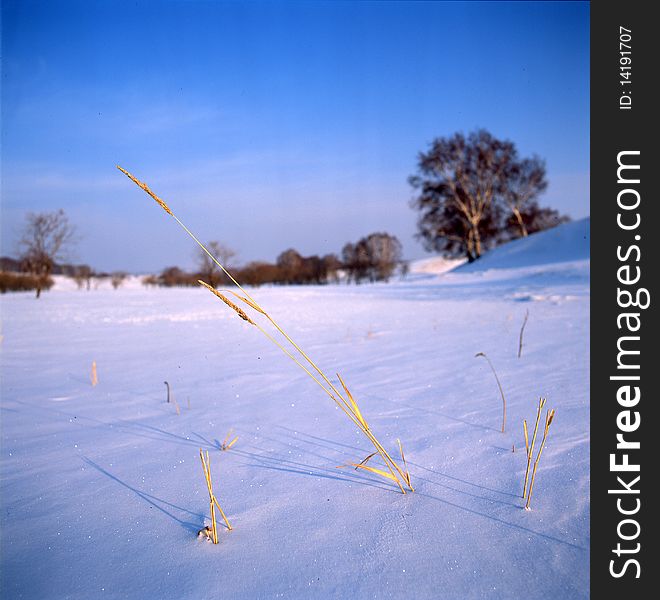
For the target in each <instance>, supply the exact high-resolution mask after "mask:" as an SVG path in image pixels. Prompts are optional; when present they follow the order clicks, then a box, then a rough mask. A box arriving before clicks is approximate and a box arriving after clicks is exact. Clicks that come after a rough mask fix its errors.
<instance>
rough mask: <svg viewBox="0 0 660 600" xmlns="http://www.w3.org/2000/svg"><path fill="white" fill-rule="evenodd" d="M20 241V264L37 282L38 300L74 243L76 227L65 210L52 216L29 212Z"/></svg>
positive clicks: (51, 214)
mask: <svg viewBox="0 0 660 600" xmlns="http://www.w3.org/2000/svg"><path fill="white" fill-rule="evenodd" d="M26 220H27V223H26V224H25V227H24V229H23V233H22V236H21V239H20V240H19V251H20V258H21V265H22V268H23V270H24V271H27V272H28V273H31V274H32V275H34V276H35V278H36V280H37V287H36V297H37V298H39V296H41V290H42V289H43V288H44V284H45V283H46V282H47V281H48V277H49V275H50V273H51V271H52V270H53V266H54V265H55V263H56V262H57V261H60V260H62V259H63V258H64V256H63V253H64V252H65V251H66V249H67V248H68V246H70V245H71V244H72V243H73V241H74V235H75V228H74V226H73V225H72V224H71V223H70V222H69V219H68V217H67V216H66V214H65V213H64V211H63V210H62V209H60V210H58V211H56V212H52V213H28V214H27V217H26Z"/></svg>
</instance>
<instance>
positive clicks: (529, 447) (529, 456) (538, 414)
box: [522, 398, 545, 499]
mask: <svg viewBox="0 0 660 600" xmlns="http://www.w3.org/2000/svg"><path fill="white" fill-rule="evenodd" d="M544 406H545V398H539V407H538V409H537V411H536V422H535V423H534V434H533V435H532V443H531V444H530V443H529V436H528V433H527V421H526V420H523V430H524V432H525V450H526V452H527V468H526V469H525V481H524V483H523V494H522V497H523V499H525V498H526V496H527V481H528V480H529V467H530V465H531V463H532V454H533V453H534V443H535V442H536V434H537V432H538V429H539V421H540V420H541V411H542V410H543V407H544Z"/></svg>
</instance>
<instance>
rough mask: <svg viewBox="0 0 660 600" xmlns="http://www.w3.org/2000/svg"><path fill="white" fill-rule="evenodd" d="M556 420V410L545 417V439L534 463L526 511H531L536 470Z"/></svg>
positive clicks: (550, 411) (543, 438) (542, 439)
mask: <svg viewBox="0 0 660 600" xmlns="http://www.w3.org/2000/svg"><path fill="white" fill-rule="evenodd" d="M554 418H555V409H554V408H553V409H552V410H549V411H548V412H547V413H546V415H545V428H544V429H543V437H542V438H541V445H540V446H539V452H538V454H537V455H536V460H535V461H534V469H533V470H532V479H531V481H530V482H529V491H528V492H527V503H526V504H525V510H529V505H530V503H531V501H532V491H533V490H534V481H535V480H536V469H537V467H538V466H539V461H540V460H541V454H542V453H543V448H545V441H546V439H547V438H548V431H549V429H550V425H551V424H552V420H553V419H554Z"/></svg>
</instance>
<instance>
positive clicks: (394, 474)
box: [117, 166, 413, 494]
mask: <svg viewBox="0 0 660 600" xmlns="http://www.w3.org/2000/svg"><path fill="white" fill-rule="evenodd" d="M117 168H118V169H119V170H120V171H121V172H122V173H124V175H126V176H127V177H128V178H129V179H130V180H131V181H133V183H135V184H136V185H137V186H138V187H140V188H141V189H142V190H144V191H145V192H146V193H147V194H149V196H151V197H152V198H153V199H154V200H155V201H156V202H157V203H158V204H159V205H160V206H161V208H162V209H163V210H164V211H165V212H166V213H167V214H169V215H170V216H171V217H172V218H173V219H174V220H175V221H176V222H177V223H178V224H179V225H180V226H181V228H182V229H183V230H184V231H185V232H186V233H187V234H188V235H189V236H190V237H191V238H192V239H193V240H194V241H195V243H197V245H198V246H199V247H200V248H201V249H202V250H203V251H204V252H205V253H206V254H207V255H208V256H209V258H210V259H211V260H212V261H213V262H214V263H215V264H216V265H217V266H218V267H219V268H220V269H221V270H222V272H223V273H225V275H227V277H229V279H230V280H231V282H232V283H233V284H234V285H235V286H236V287H237V288H238V289H239V290H240V292H241V294H242V295H239V294H237V293H236V292H229V293H231V294H232V295H234V296H235V297H236V298H238V299H239V300H240V301H242V302H243V303H244V304H246V305H247V306H248V307H250V308H251V309H253V310H255V311H256V312H257V313H259V314H261V315H263V316H264V317H265V318H266V319H267V321H268V322H269V323H270V325H272V327H273V328H274V329H275V330H276V332H277V333H279V334H280V335H281V336H282V337H283V338H284V340H285V343H286V345H288V346H289V347H288V348H287V347H286V346H285V343H281V342H279V341H278V340H276V339H275V337H273V336H272V335H271V334H270V333H268V332H267V331H266V330H265V329H264V328H262V327H261V326H260V325H259V324H258V323H256V322H255V321H254V320H252V319H251V318H250V317H249V316H248V315H247V313H245V311H243V310H242V309H241V308H239V307H238V306H236V305H235V304H234V303H233V302H231V301H230V300H229V299H228V298H227V297H226V296H223V295H222V294H221V293H219V292H217V290H215V288H213V287H212V286H210V285H208V284H207V283H205V282H203V281H200V284H201V285H203V286H205V287H206V288H208V289H209V290H210V291H211V292H212V293H213V294H214V295H215V296H217V297H218V298H220V299H221V300H222V301H223V302H224V303H225V304H227V305H228V306H230V307H231V308H232V309H233V310H234V311H236V313H237V314H238V316H239V317H241V318H242V319H243V320H245V321H246V322H248V323H249V324H251V325H255V326H256V327H257V328H258V329H259V331H261V332H262V333H263V334H264V335H265V336H266V337H267V338H268V339H269V340H270V341H271V342H273V343H274V344H275V345H276V346H277V347H278V348H280V349H281V350H282V351H283V352H284V353H285V354H286V355H287V356H288V357H289V358H290V359H291V360H293V361H294V362H295V363H296V364H297V365H298V366H299V367H301V368H302V369H303V370H304V371H305V372H306V373H307V374H308V375H309V376H310V377H311V378H312V379H313V380H314V381H315V382H316V383H317V384H318V385H319V386H320V387H321V388H322V389H323V391H324V392H325V393H326V394H327V395H328V396H329V397H330V398H331V399H332V400H333V401H334V402H335V403H336V404H337V406H339V408H341V409H342V410H343V411H344V412H345V413H346V415H347V416H348V417H349V418H350V419H351V421H353V423H355V425H356V426H357V427H358V429H360V430H361V431H362V433H363V434H364V435H365V436H366V437H367V438H368V439H369V441H370V442H371V443H372V444H373V446H374V448H375V449H376V452H377V453H378V454H379V455H380V457H381V458H382V460H383V462H384V463H385V466H386V467H387V470H388V473H387V472H384V471H383V472H382V473H384V475H382V476H384V477H386V478H387V479H391V480H393V481H395V482H396V483H397V485H398V486H399V489H400V490H401V491H402V492H403V493H404V494H405V493H406V491H405V489H404V487H403V485H402V484H403V483H405V484H406V485H407V487H408V488H409V489H410V490H411V491H412V490H413V488H412V486H411V485H410V474H409V473H408V470H407V468H406V470H405V472H404V470H403V469H402V468H401V467H400V466H399V465H398V464H397V462H396V461H395V460H394V459H393V458H392V457H391V456H390V455H389V454H388V452H387V451H386V450H385V448H383V446H382V444H381V443H380V442H379V441H378V440H377V439H376V437H375V436H374V434H373V433H372V432H371V430H370V429H369V426H368V425H367V423H366V421H365V420H364V417H363V416H362V414H361V412H360V409H359V408H358V406H357V403H356V402H355V400H354V399H353V398H352V396H351V394H350V392H349V391H348V389H347V388H346V386H345V384H344V383H343V381H342V380H341V378H339V381H340V382H341V384H342V387H343V388H344V393H345V395H346V397H344V395H343V394H342V393H341V392H340V391H339V390H338V389H337V387H336V386H335V385H334V384H333V383H332V382H331V381H330V379H329V378H328V377H327V375H326V374H325V373H324V372H323V371H322V370H321V369H320V368H319V367H318V366H317V365H316V363H315V362H314V361H313V360H312V359H311V358H310V357H309V356H308V355H307V354H306V353H305V351H304V350H303V349H302V348H301V347H300V346H298V344H296V343H295V342H294V341H293V340H292V339H291V337H290V336H289V335H288V334H287V333H286V332H285V331H284V330H283V329H282V328H281V327H280V325H279V324H278V323H277V322H276V321H275V320H274V319H273V318H272V317H271V316H270V315H269V314H268V313H267V312H266V311H265V310H264V309H263V308H262V307H261V306H260V305H259V303H258V302H257V301H256V300H255V299H254V298H253V297H252V296H251V295H250V294H249V293H248V292H247V291H246V290H245V289H244V288H243V287H242V286H241V284H240V283H239V282H238V281H236V279H235V278H234V277H233V275H232V274H231V273H229V271H227V269H225V267H224V266H223V265H222V264H220V262H219V261H218V259H216V258H215V256H213V254H211V252H209V250H208V249H207V248H206V246H204V244H202V242H200V241H199V239H198V238H197V237H196V236H195V235H194V234H193V233H192V232H191V231H190V230H189V229H188V228H187V227H186V226H185V225H184V224H183V223H182V222H181V221H180V220H179V218H178V217H177V216H176V215H175V214H174V213H173V212H172V210H171V209H170V207H169V206H168V205H167V204H166V203H165V202H164V201H163V200H162V199H161V198H159V197H158V196H157V195H156V194H155V193H154V192H152V191H151V189H150V188H149V186H148V185H147V184H146V183H143V182H141V181H140V180H138V179H137V178H136V177H134V176H133V175H131V174H130V173H129V172H128V171H126V170H125V169H122V168H121V167H120V166H117ZM314 373H316V374H317V375H318V377H317V375H314ZM362 468H367V467H366V466H363V467H362ZM368 470H371V471H373V472H375V473H377V474H379V475H381V472H379V471H380V470H374V469H373V468H371V467H369V468H368Z"/></svg>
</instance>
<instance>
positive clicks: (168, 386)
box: [163, 381, 170, 404]
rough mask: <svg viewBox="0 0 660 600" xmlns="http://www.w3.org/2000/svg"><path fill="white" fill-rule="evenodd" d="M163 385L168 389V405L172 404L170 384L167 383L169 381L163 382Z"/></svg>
mask: <svg viewBox="0 0 660 600" xmlns="http://www.w3.org/2000/svg"><path fill="white" fill-rule="evenodd" d="M163 383H164V384H165V386H166V387H167V403H168V404H169V403H170V384H169V383H167V381H163Z"/></svg>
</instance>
